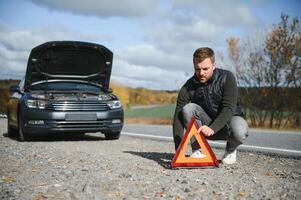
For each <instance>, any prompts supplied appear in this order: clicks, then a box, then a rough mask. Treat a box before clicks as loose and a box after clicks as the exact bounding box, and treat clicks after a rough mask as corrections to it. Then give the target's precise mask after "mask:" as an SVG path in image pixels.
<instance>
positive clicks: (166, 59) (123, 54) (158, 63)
mask: <svg viewBox="0 0 301 200" xmlns="http://www.w3.org/2000/svg"><path fill="white" fill-rule="evenodd" d="M116 55H117V56H118V58H121V59H123V60H126V61H127V62H129V63H130V64H134V65H141V66H144V67H150V66H155V67H158V68H162V69H166V70H169V71H174V70H183V69H185V68H187V67H190V66H192V61H191V59H190V58H189V59H188V58H185V57H183V56H182V55H180V53H179V54H174V53H169V52H166V51H163V50H162V49H159V48H156V47H155V46H152V45H150V44H141V45H136V46H130V47H125V48H122V49H120V50H118V51H117V53H116Z"/></svg>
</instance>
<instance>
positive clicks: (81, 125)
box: [22, 107, 124, 134]
mask: <svg viewBox="0 0 301 200" xmlns="http://www.w3.org/2000/svg"><path fill="white" fill-rule="evenodd" d="M23 108H24V110H23V112H22V118H23V122H24V125H23V130H24V131H25V132H27V133H33V134H43V133H58V132H64V133H67V132H69V133H78V132H80V133H87V132H98V131H100V132H120V131H121V130H122V127H123V117H124V114H123V109H116V110H108V111H89V112H87V111H69V112H61V111H60V112H58V111H49V110H41V109H30V108H28V107H23ZM33 122H39V123H33Z"/></svg>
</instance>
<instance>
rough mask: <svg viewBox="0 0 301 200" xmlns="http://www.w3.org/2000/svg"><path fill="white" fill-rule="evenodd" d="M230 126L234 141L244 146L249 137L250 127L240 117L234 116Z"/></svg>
mask: <svg viewBox="0 0 301 200" xmlns="http://www.w3.org/2000/svg"><path fill="white" fill-rule="evenodd" d="M229 125H230V127H231V132H232V139H234V140H235V141H236V142H239V143H241V144H242V143H243V141H244V140H245V139H246V137H247V136H248V129H249V127H248V124H247V122H246V120H244V118H242V117H240V116H233V117H232V118H231V120H230V124H229Z"/></svg>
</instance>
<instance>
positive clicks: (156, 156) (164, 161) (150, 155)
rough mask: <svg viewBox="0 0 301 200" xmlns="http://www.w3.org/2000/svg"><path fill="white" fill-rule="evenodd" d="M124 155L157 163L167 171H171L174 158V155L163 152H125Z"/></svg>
mask: <svg viewBox="0 0 301 200" xmlns="http://www.w3.org/2000/svg"><path fill="white" fill-rule="evenodd" d="M123 153H130V154H133V155H136V156H140V157H142V158H147V159H149V160H154V161H156V162H157V163H158V164H159V165H161V166H163V167H164V168H165V169H171V165H170V164H171V160H172V158H173V156H174V154H172V153H161V152H137V151H124V152H123Z"/></svg>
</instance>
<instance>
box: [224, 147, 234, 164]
mask: <svg viewBox="0 0 301 200" xmlns="http://www.w3.org/2000/svg"><path fill="white" fill-rule="evenodd" d="M222 162H223V164H227V165H231V164H234V163H235V162H236V150H235V151H232V152H226V153H225V154H224V156H223V159H222Z"/></svg>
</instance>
